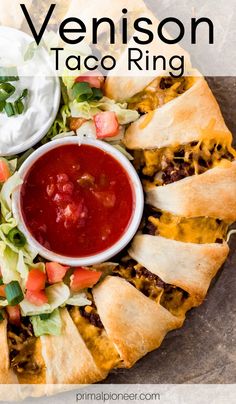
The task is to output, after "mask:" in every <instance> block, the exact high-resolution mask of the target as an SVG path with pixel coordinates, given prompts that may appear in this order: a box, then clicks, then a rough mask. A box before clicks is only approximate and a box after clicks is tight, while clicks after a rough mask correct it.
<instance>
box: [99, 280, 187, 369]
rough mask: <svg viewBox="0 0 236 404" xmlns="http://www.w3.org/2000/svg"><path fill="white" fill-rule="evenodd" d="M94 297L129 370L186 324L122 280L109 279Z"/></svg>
mask: <svg viewBox="0 0 236 404" xmlns="http://www.w3.org/2000/svg"><path fill="white" fill-rule="evenodd" d="M93 295H94V300H95V303H96V306H97V310H98V314H99V316H100V318H101V320H102V323H103V325H104V327H105V330H106V332H107V334H108V336H109V338H110V339H111V340H112V341H113V343H114V345H115V346H116V349H117V351H118V352H119V354H120V356H121V358H122V360H123V362H124V365H125V367H128V368H129V367H131V366H132V365H133V364H134V363H135V362H136V361H137V360H138V359H140V358H141V357H142V356H144V355H145V354H146V353H148V352H150V351H152V350H154V349H156V348H158V347H159V346H160V344H161V342H162V340H163V338H164V337H165V335H166V334H167V332H168V331H170V330H173V329H174V328H178V327H181V325H182V323H183V319H181V318H177V317H174V316H173V315H172V314H171V313H170V312H169V311H167V310H166V309H165V308H164V307H162V306H161V305H160V304H157V303H154V302H153V301H152V300H150V299H149V298H148V297H146V296H144V295H143V294H142V293H141V292H139V291H138V290H137V289H135V287H133V286H131V285H130V284H129V283H128V282H126V281H125V280H124V279H121V278H118V277H111V276H109V277H107V278H106V279H105V280H104V281H103V282H102V283H101V284H100V285H98V286H97V287H95V289H94V290H93Z"/></svg>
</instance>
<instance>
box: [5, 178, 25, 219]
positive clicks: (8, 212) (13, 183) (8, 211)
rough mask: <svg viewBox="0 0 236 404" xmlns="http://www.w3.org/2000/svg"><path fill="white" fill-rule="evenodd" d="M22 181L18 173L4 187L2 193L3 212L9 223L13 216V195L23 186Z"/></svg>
mask: <svg viewBox="0 0 236 404" xmlns="http://www.w3.org/2000/svg"><path fill="white" fill-rule="evenodd" d="M22 182H23V181H22V179H21V178H20V176H19V174H18V173H17V172H16V173H15V174H13V175H12V176H11V177H10V178H9V179H8V180H7V181H6V182H5V183H4V184H3V186H2V189H1V193H0V202H1V211H2V216H3V218H4V219H5V220H6V221H8V219H10V218H11V216H12V204H11V195H12V193H13V191H14V190H15V189H16V188H17V187H18V186H19V185H21V184H22Z"/></svg>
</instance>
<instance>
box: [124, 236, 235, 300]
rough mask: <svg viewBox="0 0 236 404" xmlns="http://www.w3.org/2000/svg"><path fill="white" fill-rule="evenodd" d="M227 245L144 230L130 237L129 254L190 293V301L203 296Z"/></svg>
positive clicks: (201, 298) (220, 262) (156, 273)
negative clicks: (187, 239) (167, 235)
mask: <svg viewBox="0 0 236 404" xmlns="http://www.w3.org/2000/svg"><path fill="white" fill-rule="evenodd" d="M228 252H229V247H228V245H227V244H226V243H224V244H216V243H214V244H194V243H184V242H181V241H175V240H171V239H166V238H164V237H160V236H150V235H147V234H142V235H138V236H136V237H135V238H134V240H133V243H132V245H131V247H130V249H129V254H130V256H131V257H132V258H133V259H135V260H136V261H138V262H139V263H140V264H141V265H143V266H144V267H145V268H147V269H148V270H149V271H150V272H152V273H154V274H155V275H158V276H159V277H160V278H161V279H162V280H163V281H164V282H165V283H168V284H171V285H175V286H178V287H180V288H181V289H183V290H185V291H186V292H188V293H189V294H190V296H192V297H193V298H194V299H193V302H194V305H198V304H199V303H201V301H202V300H203V299H204V298H205V296H206V293H207V290H208V288H209V286H210V282H211V280H212V278H213V277H214V276H215V275H216V273H217V271H218V270H219V268H220V267H221V265H222V264H223V263H224V261H225V260H226V258H227V255H228Z"/></svg>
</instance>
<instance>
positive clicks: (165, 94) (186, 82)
mask: <svg viewBox="0 0 236 404" xmlns="http://www.w3.org/2000/svg"><path fill="white" fill-rule="evenodd" d="M162 79H163V78H161V77H159V78H156V79H155V80H154V81H152V83H150V84H149V85H148V86H147V87H146V88H145V89H144V90H143V91H141V92H140V93H138V94H136V95H135V96H134V97H132V98H131V99H130V100H129V108H130V109H136V110H139V111H140V112H143V113H148V112H150V111H154V110H155V109H156V108H159V107H161V106H162V105H164V104H167V103H168V102H170V101H172V100H173V99H175V98H177V97H178V96H180V95H181V94H183V93H184V92H186V91H187V90H189V88H191V87H192V85H193V84H194V82H195V80H196V78H194V77H180V78H171V77H168V80H171V82H172V84H171V85H170V87H169V88H164V89H162V88H161V87H160V82H161V80H162Z"/></svg>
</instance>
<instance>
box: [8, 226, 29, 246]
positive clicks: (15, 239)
mask: <svg viewBox="0 0 236 404" xmlns="http://www.w3.org/2000/svg"><path fill="white" fill-rule="evenodd" d="M7 238H8V240H9V241H10V242H11V243H12V244H14V246H15V247H24V245H25V243H26V238H25V236H24V234H23V233H22V232H21V231H20V230H19V229H17V228H16V227H15V228H14V229H11V230H10V231H9V233H8V235H7Z"/></svg>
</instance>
